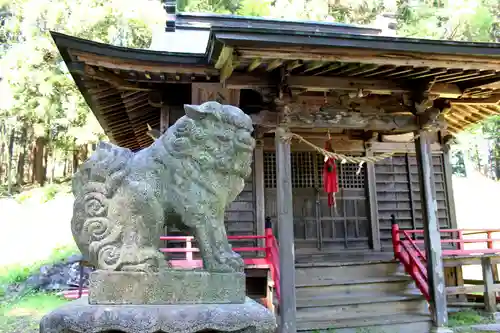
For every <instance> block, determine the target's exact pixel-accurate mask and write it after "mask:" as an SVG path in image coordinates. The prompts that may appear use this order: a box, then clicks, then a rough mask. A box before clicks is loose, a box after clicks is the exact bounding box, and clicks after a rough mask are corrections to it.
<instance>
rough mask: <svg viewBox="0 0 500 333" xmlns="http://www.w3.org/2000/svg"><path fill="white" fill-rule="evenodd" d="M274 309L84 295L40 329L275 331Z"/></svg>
mask: <svg viewBox="0 0 500 333" xmlns="http://www.w3.org/2000/svg"><path fill="white" fill-rule="evenodd" d="M275 329H276V319H275V317H274V315H273V313H272V312H271V311H269V310H268V309H267V308H265V307H264V306H262V305H260V304H258V303H257V302H255V301H253V300H251V299H250V298H246V300H245V302H244V303H243V304H193V305H178V304H176V305H92V304H89V302H88V299H87V298H86V297H83V298H81V299H79V300H76V301H73V302H70V303H67V304H65V305H63V306H61V307H60V308H58V309H56V310H54V311H52V312H51V313H49V314H47V315H45V316H44V317H43V318H42V320H41V322H40V333H101V332H108V331H113V332H115V331H119V332H123V333H160V332H163V333H171V332H172V333H173V332H176V333H195V332H233V333H236V332H237V333H274V332H275Z"/></svg>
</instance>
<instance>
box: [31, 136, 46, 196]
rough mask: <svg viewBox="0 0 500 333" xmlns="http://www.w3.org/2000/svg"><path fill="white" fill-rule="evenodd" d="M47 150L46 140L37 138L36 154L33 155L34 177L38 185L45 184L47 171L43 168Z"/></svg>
mask: <svg viewBox="0 0 500 333" xmlns="http://www.w3.org/2000/svg"><path fill="white" fill-rule="evenodd" d="M44 149H45V138H44V137H38V138H36V142H35V147H34V153H33V175H34V181H35V182H37V183H38V184H40V185H42V186H43V184H45V169H44V167H43V159H44Z"/></svg>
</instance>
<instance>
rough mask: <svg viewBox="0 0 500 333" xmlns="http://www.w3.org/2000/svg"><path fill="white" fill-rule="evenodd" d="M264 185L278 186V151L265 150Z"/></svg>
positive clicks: (268, 186) (266, 186) (269, 186)
mask: <svg viewBox="0 0 500 333" xmlns="http://www.w3.org/2000/svg"><path fill="white" fill-rule="evenodd" d="M264 187H265V188H276V153H273V152H264Z"/></svg>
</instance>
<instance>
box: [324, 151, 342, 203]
mask: <svg viewBox="0 0 500 333" xmlns="http://www.w3.org/2000/svg"><path fill="white" fill-rule="evenodd" d="M325 149H326V150H327V151H332V150H333V149H332V144H331V142H330V141H326V143H325ZM323 186H324V189H325V192H326V193H327V194H328V206H329V207H331V206H334V205H335V193H337V192H338V191H339V185H338V179H337V165H336V163H335V159H334V158H332V157H329V158H328V159H327V160H326V161H325V164H324V165H323Z"/></svg>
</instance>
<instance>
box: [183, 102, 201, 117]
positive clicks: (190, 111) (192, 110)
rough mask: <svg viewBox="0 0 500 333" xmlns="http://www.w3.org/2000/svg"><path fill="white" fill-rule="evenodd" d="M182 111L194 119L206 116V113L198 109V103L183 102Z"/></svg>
mask: <svg viewBox="0 0 500 333" xmlns="http://www.w3.org/2000/svg"><path fill="white" fill-rule="evenodd" d="M184 111H185V112H186V116H188V117H189V118H191V119H194V120H199V119H203V118H205V116H206V113H205V112H203V111H202V110H201V109H200V106H199V105H191V104H184Z"/></svg>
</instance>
